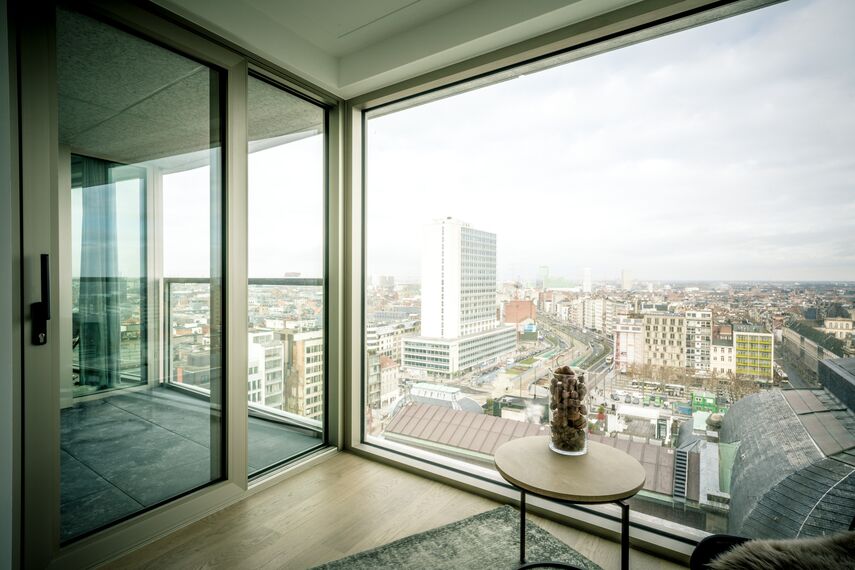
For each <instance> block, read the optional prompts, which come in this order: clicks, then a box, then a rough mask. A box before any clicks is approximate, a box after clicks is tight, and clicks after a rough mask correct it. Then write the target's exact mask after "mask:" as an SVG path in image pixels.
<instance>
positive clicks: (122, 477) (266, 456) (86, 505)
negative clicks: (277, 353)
mask: <svg viewBox="0 0 855 570" xmlns="http://www.w3.org/2000/svg"><path fill="white" fill-rule="evenodd" d="M211 425H212V420H211V413H210V407H209V404H208V401H207V400H204V399H200V398H195V397H193V396H189V395H186V394H184V393H182V392H179V391H177V390H172V389H169V388H161V387H158V388H153V389H149V390H145V391H137V392H125V393H121V392H118V393H116V394H115V395H111V396H108V397H106V398H102V399H100V400H93V401H89V402H84V403H77V404H75V405H74V406H73V407H70V408H67V409H64V410H62V413H61V444H60V447H61V451H60V453H61V460H62V475H61V514H62V516H61V536H62V539H63V540H67V539H69V538H73V537H75V536H78V535H80V534H83V533H85V532H88V531H90V530H94V529H97V528H100V527H102V526H104V525H106V524H108V523H110V522H112V521H115V520H117V519H120V518H122V517H125V516H127V515H130V514H132V513H134V512H137V511H139V510H142V509H144V508H146V507H150V506H152V505H156V504H158V503H161V502H163V501H165V500H167V499H169V498H171V497H174V496H176V495H179V494H181V493H184V492H186V491H189V490H191V489H194V488H196V487H199V486H201V485H204V484H206V483H208V482H210V481H211V480H212V479H217V478H219V476H218V474H217V472H216V469H215V470H214V472H213V477H212V457H211V451H210V449H211ZM215 425H216V424H215ZM321 443H322V440H321V438H320V434H313V433H311V432H309V431H307V430H304V429H299V428H296V427H291V426H287V425H284V424H280V423H277V422H273V421H268V420H262V419H258V418H253V417H250V418H249V450H248V455H249V471H250V473H252V472H255V471H258V470H261V469H264V468H265V467H269V466H271V465H273V464H276V463H278V462H280V461H282V460H284V459H287V458H289V457H293V456H294V455H297V454H299V453H302V452H304V451H307V450H309V449H311V448H313V447H316V446H318V445H320V444H321ZM218 459H219V458H218V457H216V456H215V457H214V458H213V464H214V465H215V466H216V465H219V461H218Z"/></svg>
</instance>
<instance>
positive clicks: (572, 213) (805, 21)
mask: <svg viewBox="0 0 855 570" xmlns="http://www.w3.org/2000/svg"><path fill="white" fill-rule="evenodd" d="M853 18H855V5H853V4H851V3H845V2H839V1H838V2H835V1H829V0H817V1H810V2H809V1H793V2H788V3H784V4H781V5H776V6H771V7H768V8H764V9H763V10H758V11H756V12H753V13H750V14H747V15H744V16H741V17H739V18H735V19H728V20H723V21H721V22H716V23H713V24H710V25H707V26H702V27H698V28H694V29H691V30H687V31H684V32H680V33H677V34H673V35H669V36H665V37H661V38H657V39H654V40H651V41H648V42H644V43H640V44H636V45H632V46H629V47H626V48H622V49H619V50H615V51H612V52H609V53H605V54H600V55H598V56H596V57H592V58H588V59H585V60H580V61H576V62H573V63H570V64H567V65H564V66H561V67H556V68H553V69H549V70H546V71H543V72H538V73H532V74H529V75H525V76H523V77H520V78H518V79H514V80H510V81H505V82H504V83H500V84H496V85H492V86H489V87H485V88H482V89H477V90H474V91H470V92H466V93H463V94H459V95H456V96H453V97H448V98H445V99H441V100H438V101H434V102H431V103H428V104H424V105H421V106H417V107H413V108H409V109H406V110H404V111H401V112H395V113H390V114H388V115H384V116H380V117H376V118H371V119H369V121H368V135H367V141H368V154H367V158H368V163H367V180H368V187H367V197H366V204H367V220H366V231H367V244H366V249H367V251H368V259H367V261H368V273H370V274H373V275H381V274H395V273H397V274H400V275H409V276H412V277H417V276H418V267H417V266H416V265H417V262H416V260H417V259H418V255H414V253H416V252H418V242H417V236H413V235H411V234H413V233H416V234H417V233H418V232H413V228H417V227H419V226H422V225H424V224H427V223H429V222H430V220H432V219H434V218H441V217H446V216H452V217H454V218H458V219H462V220H465V221H467V222H468V223H470V224H472V225H473V226H475V227H479V228H483V229H484V230H485V231H490V232H494V233H496V234H497V235H498V249H499V252H500V253H499V256H498V260H497V261H498V266H499V276H500V278H501V279H503V280H512V279H515V278H516V277H518V276H521V277H532V278H533V277H534V276H535V275H536V274H537V268H538V266H540V265H549V266H550V268H551V273H552V274H553V275H565V276H567V277H569V278H571V279H572V278H576V276H577V275H578V276H579V278H580V277H581V275H580V270H581V268H582V267H591V269H592V274H593V275H594V276H595V277H594V279H595V280H597V279H598V277H596V276H600V277H599V279H602V278H603V277H605V276H608V277H609V278H612V277H616V276H618V275H619V274H620V271H621V269H628V270H630V271H631V272H632V273H633V275H634V276H635V279H636V280H637V281H641V280H645V279H651V278H655V279H657V280H684V281H685V280H693V281H694V280H703V281H715V280H740V281H745V280H752V281H769V280H771V281H839V280H849V281H852V280H855V245H853V243H852V240H851V239H850V235H851V234H852V233H853V229H855V222H853V220H855V200H853V197H854V196H855V193H853V188H855V160H853V158H852V153H851V149H852V148H853V147H855V101H853V99H852V97H851V93H852V92H855V68H853V67H852V66H851V65H849V64H848V63H847V62H848V61H851V59H852V57H853V55H855V38H853V37H852V35H851V34H848V33H847V32H846V24H845V22H847V21H851V20H852V19H853ZM792 37H799V38H801V40H802V41H800V42H798V44H794V43H793V42H792V41H791V38H792ZM511 110H512V111H513V112H510V111H511ZM414 133H417V135H414ZM577 268H578V269H577Z"/></svg>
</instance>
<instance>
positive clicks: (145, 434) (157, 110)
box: [57, 9, 223, 542]
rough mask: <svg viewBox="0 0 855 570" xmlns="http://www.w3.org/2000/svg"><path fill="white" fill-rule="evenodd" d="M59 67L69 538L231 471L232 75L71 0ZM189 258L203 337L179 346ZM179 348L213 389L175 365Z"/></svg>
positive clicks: (63, 21) (64, 522)
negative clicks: (178, 379) (226, 253)
mask: <svg viewBox="0 0 855 570" xmlns="http://www.w3.org/2000/svg"><path fill="white" fill-rule="evenodd" d="M57 77H58V90H59V144H60V147H59V157H60V172H61V173H63V172H64V173H67V175H61V176H60V185H59V192H60V193H65V196H64V198H61V200H67V201H68V202H69V203H70V208H68V210H67V215H68V217H69V224H67V226H65V225H62V224H61V225H60V227H68V230H67V235H65V236H62V243H64V244H67V247H68V248H69V249H67V250H66V251H68V252H69V254H70V269H71V271H70V275H68V276H61V278H62V279H65V280H66V281H63V283H62V285H61V286H62V287H67V288H68V289H67V290H70V291H71V307H68V306H64V307H62V309H63V310H64V311H68V312H70V315H67V316H70V321H71V338H70V339H69V344H70V345H71V346H70V348H71V351H70V353H66V354H70V359H71V363H70V364H71V366H70V367H68V368H65V367H64V368H65V369H70V371H71V372H70V373H69V374H67V375H66V376H64V377H62V379H61V384H62V385H61V399H60V402H61V404H60V405H61V407H62V409H61V415H60V422H61V426H60V427H61V437H60V447H61V450H60V455H61V477H60V479H61V539H62V540H63V541H65V542H67V541H69V540H72V539H75V538H78V537H81V536H83V535H86V534H89V533H91V532H93V531H96V530H98V529H100V528H103V527H105V526H107V525H109V524H111V523H113V522H115V521H117V520H121V519H123V518H127V517H128V516H131V515H133V514H135V513H137V512H140V511H142V510H145V509H147V508H150V507H153V506H155V505H158V504H160V503H163V502H164V501H167V500H169V499H172V498H174V497H176V496H179V495H181V494H184V493H186V492H188V491H191V490H193V489H195V488H198V487H200V486H202V485H205V484H207V483H209V482H211V481H214V480H217V479H219V478H220V477H221V473H222V466H221V464H222V458H223V454H222V445H221V440H222V424H221V421H220V410H221V404H222V394H223V382H222V380H223V379H222V375H221V364H220V363H221V361H222V354H221V344H222V341H221V339H222V314H221V306H222V300H221V299H222V273H221V270H222V263H221V260H222V253H221V250H220V243H221V242H222V237H221V234H222V223H221V218H220V216H221V209H220V206H219V205H220V204H221V202H222V194H221V179H220V170H219V164H220V153H221V150H220V146H221V142H220V131H219V124H220V117H219V108H220V104H219V95H218V92H219V85H220V83H219V75H218V72H215V71H213V70H211V69H209V68H208V67H206V66H204V65H202V64H200V63H199V62H196V61H193V60H190V59H187V58H185V57H182V56H180V55H178V54H176V53H173V52H170V51H168V50H166V49H164V48H161V47H159V46H156V45H154V44H151V43H148V42H146V41H145V40H143V39H141V38H138V37H136V36H132V35H130V34H127V33H125V32H121V31H119V30H117V29H115V28H112V27H110V26H108V25H106V24H104V23H101V22H98V21H96V20H93V19H91V18H88V17H86V16H84V15H81V14H78V13H76V12H72V11H69V10H65V9H60V10H58V11H57ZM61 196H62V194H61ZM69 196H70V200H69V199H68V197H69ZM176 268H177V269H178V270H180V271H184V272H186V273H184V274H185V275H191V276H192V277H193V279H194V280H195V283H193V287H195V288H197V289H198V290H194V291H193V292H192V294H190V293H188V295H187V298H186V300H182V302H186V305H185V306H184V307H183V308H182V310H183V311H184V313H182V314H183V315H184V316H186V319H187V322H188V323H191V324H192V326H191V327H189V328H190V330H191V333H192V335H193V338H194V339H195V340H196V343H195V344H194V345H193V347H192V350H188V351H187V352H186V353H183V352H182V353H180V356H179V352H178V351H177V350H175V351H173V353H167V354H164V353H163V352H162V350H161V347H162V346H163V344H164V343H162V342H161V339H160V335H161V334H163V331H165V330H166V327H165V326H164V321H163V320H162V312H163V311H162V294H163V293H162V292H163V290H164V286H165V282H164V281H165V280H164V275H166V274H168V273H167V272H168V271H170V270H173V271H174V270H176ZM173 275H174V274H173ZM167 356H168V358H169V360H166V359H167ZM178 358H184V359H186V361H187V364H188V366H185V367H184V369H183V374H184V379H186V380H187V381H188V382H187V386H193V385H198V386H199V387H200V388H201V389H199V390H193V389H190V388H187V389H182V388H183V386H182V385H181V384H176V383H170V382H168V381H167V380H168V379H169V378H167V377H164V375H165V374H169V373H170V370H171V368H170V365H171V364H170V363H172V362H173V359H178ZM181 362H182V363H183V362H184V361H181ZM190 364H195V365H196V368H192V369H191V367H190V366H189V365H190Z"/></svg>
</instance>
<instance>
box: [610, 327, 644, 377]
mask: <svg viewBox="0 0 855 570" xmlns="http://www.w3.org/2000/svg"><path fill="white" fill-rule="evenodd" d="M614 362H615V369H616V370H619V371H620V372H621V373H626V372H627V371H628V370H629V369H630V368H631V367H633V366H641V365H643V364H644V319H643V318H641V317H640V316H636V317H619V319H618V322H617V324H616V325H615V332H614Z"/></svg>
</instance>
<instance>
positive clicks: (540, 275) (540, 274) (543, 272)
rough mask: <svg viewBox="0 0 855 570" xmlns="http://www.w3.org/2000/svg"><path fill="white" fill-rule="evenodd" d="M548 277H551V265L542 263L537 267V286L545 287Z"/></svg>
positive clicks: (539, 287)
mask: <svg viewBox="0 0 855 570" xmlns="http://www.w3.org/2000/svg"><path fill="white" fill-rule="evenodd" d="M547 279H549V266H548V265H541V266H540V267H538V268H537V282H536V283H535V287H537V288H538V289H545V288H546V280H547Z"/></svg>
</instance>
